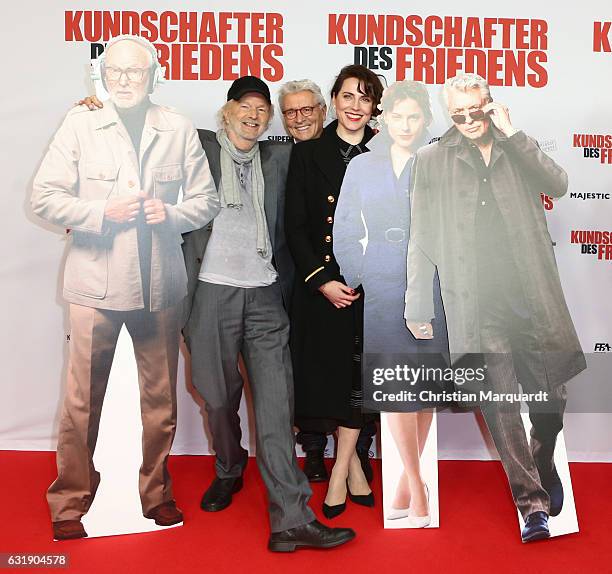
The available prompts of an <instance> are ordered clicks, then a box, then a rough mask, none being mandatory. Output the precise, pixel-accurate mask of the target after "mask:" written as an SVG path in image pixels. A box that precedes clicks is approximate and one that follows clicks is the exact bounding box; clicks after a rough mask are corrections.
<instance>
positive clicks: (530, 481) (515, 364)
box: [480, 301, 567, 518]
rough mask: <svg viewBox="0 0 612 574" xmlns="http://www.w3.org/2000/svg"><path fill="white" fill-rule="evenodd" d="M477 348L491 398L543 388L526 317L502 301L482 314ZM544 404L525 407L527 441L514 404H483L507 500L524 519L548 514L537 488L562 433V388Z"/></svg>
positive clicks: (539, 362)
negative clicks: (508, 494) (506, 484)
mask: <svg viewBox="0 0 612 574" xmlns="http://www.w3.org/2000/svg"><path fill="white" fill-rule="evenodd" d="M480 329H481V331H480V334H481V346H482V350H483V352H484V359H485V363H486V365H487V386H488V388H489V389H490V390H492V391H493V392H496V393H518V392H520V391H519V382H520V384H521V386H522V387H523V389H524V390H525V391H528V392H533V391H537V390H539V389H545V388H546V373H545V371H544V370H543V363H542V360H541V358H540V356H539V355H540V353H539V351H538V349H539V345H538V341H537V339H536V338H535V336H534V335H533V330H532V329H531V323H530V320H529V319H528V318H525V317H521V316H519V315H517V314H516V313H513V312H512V311H511V310H509V308H508V307H507V305H505V304H504V303H503V301H502V302H500V303H496V304H492V305H489V306H487V308H486V309H482V310H481V324H480ZM548 393H549V395H548V396H549V400H548V402H546V403H535V402H532V403H528V405H527V406H528V408H529V418H530V420H531V424H532V427H531V433H530V435H531V436H530V440H529V442H528V440H527V435H526V433H525V427H524V425H523V421H522V418H521V405H520V404H519V403H507V402H506V403H503V404H486V405H484V404H482V405H481V410H482V414H483V416H484V419H485V421H486V423H487V426H488V428H489V431H490V432H491V436H492V438H493V442H494V443H495V446H496V447H497V451H498V453H499V458H500V459H501V462H502V464H503V466H504V470H505V471H506V475H507V477H508V481H509V483H510V489H511V490H512V497H513V499H514V502H515V504H516V506H517V508H518V510H519V512H520V513H521V515H522V516H523V518H526V517H527V516H529V515H530V514H531V513H533V512H536V511H544V512H546V513H548V512H549V508H550V500H549V497H548V493H547V492H546V490H544V488H542V480H546V479H547V478H548V477H549V476H550V473H551V472H552V470H553V468H554V461H553V456H554V451H555V445H556V441H557V435H558V434H559V432H561V430H562V429H563V413H564V411H565V403H566V396H567V391H566V388H565V385H564V384H563V385H559V386H558V387H555V388H554V389H548Z"/></svg>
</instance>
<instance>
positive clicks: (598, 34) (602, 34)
mask: <svg viewBox="0 0 612 574" xmlns="http://www.w3.org/2000/svg"><path fill="white" fill-rule="evenodd" d="M611 28H612V22H594V23H593V52H612V44H611V40H612V37H611V33H610V32H611Z"/></svg>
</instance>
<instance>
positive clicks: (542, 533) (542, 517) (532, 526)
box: [521, 510, 550, 542]
mask: <svg viewBox="0 0 612 574" xmlns="http://www.w3.org/2000/svg"><path fill="white" fill-rule="evenodd" d="M544 538H550V531H549V530H548V514H546V512H543V511H542V510H538V511H537V512H532V513H531V514H530V515H529V516H528V517H527V518H526V519H525V527H524V528H523V531H522V532H521V539H522V540H523V542H533V541H534V540H542V539H544Z"/></svg>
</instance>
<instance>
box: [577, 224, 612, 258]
mask: <svg viewBox="0 0 612 574" xmlns="http://www.w3.org/2000/svg"><path fill="white" fill-rule="evenodd" d="M570 243H573V244H576V245H580V253H582V254H583V255H594V256H595V257H596V258H597V259H599V260H602V261H612V232H610V231H596V230H591V229H588V230H582V229H576V230H572V231H571V237H570Z"/></svg>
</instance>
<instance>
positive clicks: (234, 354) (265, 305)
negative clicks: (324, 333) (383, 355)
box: [184, 281, 315, 532]
mask: <svg viewBox="0 0 612 574" xmlns="http://www.w3.org/2000/svg"><path fill="white" fill-rule="evenodd" d="M184 333H185V341H186V343H187V346H188V348H189V350H190V352H191V376H192V381H193V384H194V386H195V387H196V389H197V390H198V392H199V393H200V394H201V395H202V398H203V399H204V401H205V403H206V412H207V414H208V424H209V428H210V432H211V435H212V446H213V449H214V450H215V453H216V472H217V476H218V477H220V478H229V477H237V476H240V475H241V474H242V472H243V470H244V467H245V466H246V463H247V458H248V454H247V452H246V451H245V450H244V449H243V448H242V447H241V446H240V438H241V431H240V418H239V417H238V408H239V406H240V399H241V396H242V387H243V380H242V377H241V375H240V372H239V371H238V356H239V354H242V357H243V359H244V362H245V365H246V368H247V372H248V376H249V381H250V384H251V389H252V394H253V407H254V412H255V425H256V429H257V431H256V446H257V464H258V466H259V471H260V473H261V476H262V478H263V481H264V483H265V485H266V489H267V491H268V498H269V513H270V525H271V530H272V532H279V531H282V530H286V529H289V528H295V527H296V526H301V525H303V524H307V523H308V522H311V521H312V520H314V519H315V516H314V514H313V512H312V510H311V509H310V508H309V507H308V500H309V498H310V495H311V494H312V492H311V490H310V486H309V485H308V481H307V480H306V477H305V476H304V473H303V472H302V471H301V470H300V468H299V467H298V464H297V459H296V457H295V438H294V434H293V370H292V367H291V356H290V353H289V320H288V318H287V314H286V312H285V309H284V307H283V303H282V296H281V290H280V286H279V285H278V283H275V284H273V285H270V286H268V287H255V288H249V289H244V288H240V287H230V286H227V285H216V284H213V283H205V282H202V281H199V282H198V287H197V289H196V293H195V297H194V303H193V308H192V311H191V315H190V317H189V321H188V323H187V326H186V328H185V331H184Z"/></svg>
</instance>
